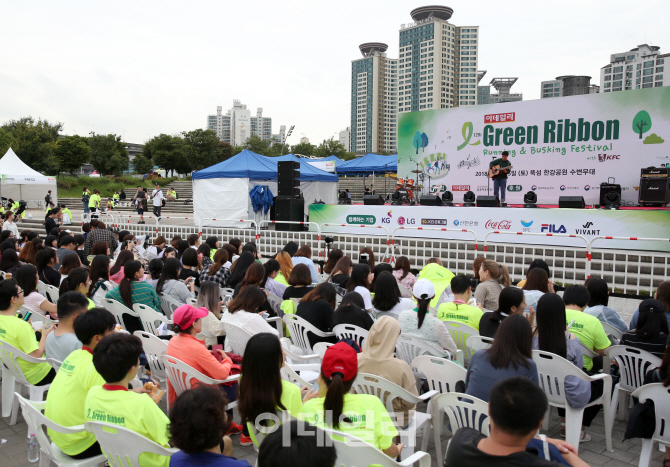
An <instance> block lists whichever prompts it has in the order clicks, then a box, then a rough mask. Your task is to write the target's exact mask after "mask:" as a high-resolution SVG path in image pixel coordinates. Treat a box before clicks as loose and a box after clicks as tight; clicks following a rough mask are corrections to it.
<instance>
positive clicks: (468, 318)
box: [437, 275, 484, 331]
mask: <svg viewBox="0 0 670 467" xmlns="http://www.w3.org/2000/svg"><path fill="white" fill-rule="evenodd" d="M451 292H452V293H453V294H454V301H453V302H447V303H443V304H442V305H440V307H439V308H438V310H437V318H438V319H440V320H442V321H456V322H457V323H463V324H466V325H468V326H470V327H471V328H473V329H476V330H477V331H479V321H480V320H481V319H482V315H483V314H484V312H483V309H482V308H481V307H479V308H478V307H476V306H472V305H468V301H469V300H470V297H471V296H472V286H471V284H470V278H468V277H466V276H464V275H460V276H456V277H454V278H453V279H452V280H451Z"/></svg>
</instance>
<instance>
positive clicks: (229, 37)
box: [0, 0, 670, 144]
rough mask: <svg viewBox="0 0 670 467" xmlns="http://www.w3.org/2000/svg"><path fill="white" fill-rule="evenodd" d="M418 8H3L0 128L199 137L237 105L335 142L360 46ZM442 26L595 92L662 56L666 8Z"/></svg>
mask: <svg viewBox="0 0 670 467" xmlns="http://www.w3.org/2000/svg"><path fill="white" fill-rule="evenodd" d="M426 4H430V3H429V2H407V1H400V0H383V1H380V0H375V1H367V0H363V1H361V0H357V1H350V0H338V1H328V2H326V1H294V0H286V1H272V0H263V1H255V0H246V1H242V2H232V1H227V0H219V1H198V0H192V1H188V2H187V1H180V2H174V1H167V0H162V1H142V2H138V1H132V2H131V1H120V0H115V1H113V2H100V1H74V0H66V1H62V2H54V1H11V2H10V1H8V0H0V18H2V26H1V27H0V38H1V39H2V43H3V47H2V51H0V122H5V121H7V120H10V119H15V118H20V117H24V116H28V115H32V116H33V117H35V118H37V117H42V118H46V119H48V120H50V121H60V122H63V123H64V125H65V126H64V133H66V134H80V135H86V134H88V133H89V132H90V131H95V132H96V133H117V134H119V135H124V136H125V140H126V141H128V142H134V143H142V142H144V141H146V140H147V139H149V138H151V137H153V136H155V135H158V134H160V133H178V132H180V131H184V130H187V131H188V130H192V129H196V128H204V127H205V126H206V117H207V115H208V114H210V113H216V106H217V105H221V106H223V109H224V112H225V111H226V110H227V109H229V108H230V107H232V103H233V99H239V100H241V101H242V103H243V104H246V105H247V106H248V108H249V109H251V111H252V114H255V112H256V108H257V107H262V108H263V110H264V115H265V116H267V117H272V131H273V133H278V130H279V125H282V124H285V125H287V126H289V125H295V130H294V133H293V136H292V137H291V138H290V139H289V140H288V143H289V144H297V143H298V140H299V139H300V137H301V136H303V135H305V136H307V137H309V138H310V142H312V143H319V142H320V141H321V140H323V139H326V138H330V137H333V136H335V137H337V133H338V132H339V131H340V130H342V129H344V128H345V127H346V126H348V125H349V122H350V111H349V109H350V97H349V95H350V88H351V60H353V59H356V58H358V57H360V52H359V50H358V46H359V44H361V43H363V42H369V41H379V42H385V43H387V44H388V45H389V49H388V55H389V56H390V57H394V58H397V56H398V37H399V36H398V31H399V29H400V24H402V23H409V22H411V21H412V19H411V17H410V15H409V13H410V11H411V10H412V9H413V8H415V7H418V6H423V5H426ZM438 4H443V5H447V6H450V7H451V8H453V9H454V15H453V16H452V19H451V23H452V24H455V25H456V26H469V25H476V26H480V55H479V69H480V70H488V73H487V75H486V78H485V80H486V82H487V83H488V81H490V79H491V78H493V77H508V76H516V77H519V80H518V81H517V83H516V84H515V85H514V87H513V88H512V89H513V91H516V92H523V94H524V99H526V100H528V99H538V98H539V95H540V92H539V91H540V82H541V81H542V80H548V79H553V78H555V77H556V76H559V75H565V74H586V75H591V76H592V77H593V79H592V81H591V82H592V83H595V84H600V72H599V70H600V68H601V67H602V66H604V65H606V64H607V63H608V62H609V56H610V54H612V53H618V52H623V51H627V50H630V49H631V48H633V47H635V46H637V45H639V44H643V43H645V41H646V42H647V43H649V44H651V45H658V46H660V47H661V53H668V52H670V27H669V26H668V15H669V13H668V11H669V10H668V0H647V1H645V2H634V1H622V0H589V1H583V0H579V1H575V0H563V1H561V2H548V1H538V0H532V1H525V0H508V1H506V2H500V1H493V0H489V1H482V0H469V1H463V0H458V1H453V0H452V1H449V2H447V3H438Z"/></svg>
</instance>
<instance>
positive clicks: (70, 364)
mask: <svg viewBox="0 0 670 467" xmlns="http://www.w3.org/2000/svg"><path fill="white" fill-rule="evenodd" d="M61 298H62V297H61ZM61 323H62V321H61V322H60V323H59V328H60V324H61ZM115 326H116V319H115V318H114V315H112V314H111V313H110V312H109V311H107V310H105V309H104V308H94V309H92V310H90V311H87V312H86V313H84V314H83V315H81V316H79V318H77V320H76V324H75V325H74V332H75V335H76V337H77V341H78V342H80V348H79V349H78V350H75V351H73V352H72V353H71V354H70V355H68V356H67V357H66V358H65V359H64V360H63V365H62V366H61V369H60V370H59V371H58V374H57V375H56V378H54V381H53V383H51V387H50V388H49V392H48V393H47V406H46V409H45V411H44V415H45V416H46V417H47V418H48V419H49V420H51V421H53V422H55V423H58V424H59V425H61V426H75V425H83V424H84V422H85V421H86V417H84V401H85V400H86V396H87V394H88V391H89V390H90V389H91V388H92V387H94V386H102V385H103V384H105V380H104V379H103V378H102V376H100V374H99V373H98V372H97V371H96V370H95V368H94V366H93V354H92V352H93V350H95V347H96V345H98V342H100V340H101V339H102V338H103V337H105V336H108V335H109V334H112V333H113V332H114V328H115ZM81 343H83V347H82V346H81ZM48 433H49V436H50V437H51V441H53V442H54V444H56V446H58V448H59V449H60V450H61V451H63V452H64V453H65V454H67V455H68V456H70V457H72V458H73V459H87V458H89V457H94V456H97V455H100V454H101V451H100V445H99V444H98V442H97V441H96V440H95V436H94V435H93V433H89V432H88V431H86V430H84V431H80V432H79V433H74V434H63V433H58V432H56V431H53V430H48Z"/></svg>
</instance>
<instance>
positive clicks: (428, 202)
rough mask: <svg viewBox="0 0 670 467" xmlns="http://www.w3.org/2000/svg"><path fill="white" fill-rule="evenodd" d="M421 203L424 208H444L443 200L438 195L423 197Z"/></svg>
mask: <svg viewBox="0 0 670 467" xmlns="http://www.w3.org/2000/svg"><path fill="white" fill-rule="evenodd" d="M419 203H420V204H421V205H422V206H442V198H440V197H439V196H437V195H423V196H422V197H421V200H420V201H419Z"/></svg>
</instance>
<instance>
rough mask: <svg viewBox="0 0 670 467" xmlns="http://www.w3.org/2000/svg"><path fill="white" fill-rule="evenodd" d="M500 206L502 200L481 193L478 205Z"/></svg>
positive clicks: (486, 206)
mask: <svg viewBox="0 0 670 467" xmlns="http://www.w3.org/2000/svg"><path fill="white" fill-rule="evenodd" d="M498 206H500V201H498V198H496V197H495V196H486V195H481V196H478V197H477V207H485V208H497V207H498Z"/></svg>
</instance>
